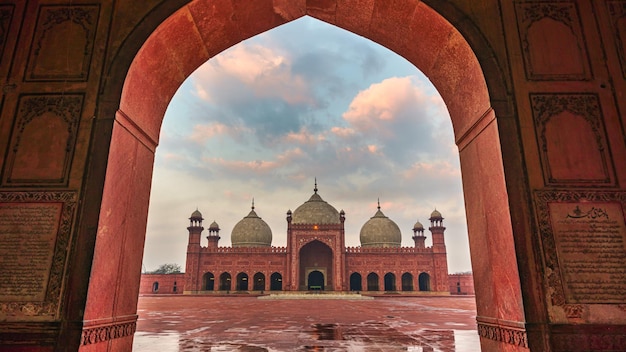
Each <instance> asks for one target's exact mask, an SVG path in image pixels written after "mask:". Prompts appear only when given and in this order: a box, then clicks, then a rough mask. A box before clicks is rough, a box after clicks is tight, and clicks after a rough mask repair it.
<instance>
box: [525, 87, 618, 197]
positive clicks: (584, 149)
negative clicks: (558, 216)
mask: <svg viewBox="0 0 626 352" xmlns="http://www.w3.org/2000/svg"><path fill="white" fill-rule="evenodd" d="M530 101H531V106H532V111H533V118H534V123H535V134H536V137H537V144H538V149H539V154H540V156H541V158H540V160H541V163H542V168H543V174H544V180H545V182H546V185H558V186H572V185H578V186H580V185H606V186H609V185H613V184H614V177H613V162H612V159H611V154H610V150H609V145H608V140H607V138H606V130H605V127H604V121H603V116H602V110H601V109H600V103H599V100H598V97H597V95H595V94H531V95H530Z"/></svg>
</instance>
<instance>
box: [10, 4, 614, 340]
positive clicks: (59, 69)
mask: <svg viewBox="0 0 626 352" xmlns="http://www.w3.org/2000/svg"><path fill="white" fill-rule="evenodd" d="M625 13H626V10H624V6H623V2H621V1H617V0H616V1H588V0H572V1H565V2H563V1H554V2H531V1H527V2H525V1H499V0H484V1H481V2H480V4H478V3H477V2H474V1H465V0H424V1H414V0H397V1H388V0H369V1H364V2H354V1H351V0H337V1H270V0H259V1H250V2H235V1H228V0H226V1H220V2H217V1H212V0H195V1H187V0H168V1H150V2H148V1H146V2H130V1H120V2H115V3H113V2H111V1H100V0H94V1H91V2H89V3H85V2H80V3H79V4H76V3H75V2H73V1H63V0H59V1H55V2H54V3H48V2H35V1H5V2H3V3H2V4H1V5H0V28H2V31H0V55H1V57H0V60H1V62H0V63H1V64H0V76H1V77H4V81H3V83H2V87H3V89H2V98H1V99H0V109H1V121H0V122H1V123H0V134H1V135H2V138H0V140H2V141H5V143H0V148H2V150H0V155H2V156H3V159H2V173H1V179H0V186H1V189H2V191H1V193H0V202H1V203H0V217H2V219H4V220H6V219H12V218H14V217H15V216H17V217H18V218H19V219H20V220H21V221H19V222H16V223H15V224H12V225H11V226H9V227H8V228H10V229H11V231H13V232H14V235H15V236H16V237H17V238H26V237H28V238H30V239H32V240H41V244H42V246H40V247H38V248H43V250H45V251H47V253H48V256H47V257H46V258H51V259H50V260H42V261H40V262H38V264H37V266H35V267H32V268H31V267H29V268H28V270H29V272H28V275H31V274H32V276H29V279H28V280H27V281H28V282H25V283H24V285H23V288H27V289H28V290H32V291H29V292H27V293H28V294H27V295H23V294H21V291H19V292H17V291H11V290H8V291H7V290H6V289H3V291H2V292H3V293H2V296H1V297H0V298H1V300H2V301H1V302H0V313H1V316H2V317H3V318H2V322H1V323H0V342H2V343H3V345H2V349H4V350H11V349H18V348H19V349H20V350H24V349H31V350H34V349H38V350H53V349H54V348H55V347H54V346H55V345H58V346H61V345H63V349H65V350H77V349H79V347H80V346H84V348H86V349H89V350H99V351H105V350H110V351H124V350H127V349H128V346H130V345H131V344H132V334H133V331H134V326H135V320H136V302H137V292H138V287H139V286H138V285H139V275H140V272H141V251H142V248H143V241H144V234H145V225H146V216H147V206H148V198H149V197H148V196H149V192H150V178H151V172H152V164H153V154H154V150H155V147H156V145H157V143H158V138H159V129H160V125H161V120H162V118H163V115H164V112H165V109H166V107H167V105H168V103H169V100H170V98H171V97H172V95H173V94H174V92H175V91H176V89H177V88H178V87H179V86H180V84H181V83H182V82H183V81H184V79H185V78H186V77H187V76H188V75H189V74H190V73H191V72H192V71H193V70H194V69H195V68H197V67H198V66H199V65H201V64H202V63H204V62H205V61H207V60H208V59H210V58H211V57H213V56H214V55H216V54H217V53H219V52H221V51H222V50H224V49H226V48H228V47H230V46H232V45H234V44H235V43H238V42H240V41H241V40H243V39H245V38H248V37H251V36H254V35H256V34H259V33H261V32H263V31H266V30H269V29H271V28H274V27H276V26H279V25H281V24H283V23H286V22H289V21H292V20H295V19H297V18H299V17H301V16H305V15H308V16H312V17H315V18H317V19H320V20H322V21H326V22H328V23H331V24H333V25H336V26H338V27H341V28H344V29H346V30H349V31H352V32H354V33H356V34H358V35H361V36H364V37H366V38H370V39H372V40H374V41H376V42H378V43H380V44H382V45H384V46H386V47H387V48H389V49H391V50H393V51H394V52H396V53H398V54H399V55H401V56H403V57H405V58H406V59H407V60H409V61H410V62H412V63H413V64H415V66H417V67H418V68H419V69H420V70H422V71H423V72H424V73H425V74H426V75H427V76H428V77H429V78H430V80H431V81H432V82H433V83H434V85H435V86H436V87H437V89H438V90H439V92H440V94H441V96H442V97H443V99H444V101H445V102H446V105H447V108H448V110H449V112H450V115H451V118H452V123H453V127H454V131H455V137H456V142H457V145H458V147H459V155H460V159H461V168H462V173H463V185H464V192H465V201H466V214H467V219H468V220H467V221H468V228H469V237H470V251H471V254H472V265H473V271H474V275H475V276H474V277H475V281H476V301H477V309H478V312H477V321H478V330H479V333H480V335H481V345H482V348H483V350H485V351H499V350H507V351H525V350H528V348H530V349H531V350H534V351H582V350H585V351H588V350H600V349H612V350H626V342H625V341H626V332H625V328H624V327H625V326H626V315H625V314H623V306H624V304H626V297H625V296H624V294H623V292H624V291H625V288H624V282H623V280H619V279H615V278H613V277H610V276H607V277H605V276H604V274H603V272H606V270H608V271H610V272H615V273H617V276H616V277H618V278H619V277H622V276H623V275H624V274H625V273H626V263H624V261H612V260H610V258H621V256H622V255H623V251H622V248H621V247H619V246H618V245H614V246H612V245H611V243H612V244H617V243H623V242H624V241H625V240H624V238H625V236H626V235H625V233H626V229H625V228H626V225H624V221H623V218H624V216H623V213H624V207H625V203H626V201H625V198H626V196H625V193H626V192H624V191H625V190H626V188H625V186H624V184H626V181H624V180H626V165H625V163H626V148H625V145H626V143H625V141H624V135H623V132H622V131H623V126H624V124H625V121H624V118H623V115H622V114H623V111H626V100H624V99H623V96H624V92H625V91H626V79H625V77H626V74H625V73H624V72H626V70H624V67H626V63H624V59H623V58H624V57H625V56H626V55H625V52H624V48H626V43H625V39H624V36H622V35H621V34H620V33H621V32H620V30H621V29H622V28H623V24H624V18H625ZM50 18H53V19H55V20H54V21H50V20H49V19H50ZM622 32H623V30H622ZM547 34H549V36H547ZM68 38H69V39H68ZM545 38H549V40H545ZM68 43H74V44H76V43H78V44H76V45H69V44H68ZM174 43H175V45H174ZM35 48H37V50H35ZM42 116H44V117H43V118H40V117H42ZM41 121H45V124H42V122H41ZM44 126H45V127H44ZM44 129H45V132H44ZM42 145H45V146H50V148H39V146H42ZM59 146H60V147H59ZM32 209H36V210H37V211H36V212H34V211H33V212H31V211H30V210H32ZM592 211H593V214H592ZM35 214H47V215H46V216H44V217H41V216H40V215H35ZM598 214H602V217H603V219H604V220H603V221H607V223H608V222H610V226H611V227H610V228H606V229H600V230H602V231H601V233H603V234H605V235H606V234H608V235H607V236H608V237H606V238H607V240H608V241H609V244H607V245H599V246H596V247H593V246H592V244H594V245H595V243H594V242H593V241H594V240H595V238H596V236H595V234H596V233H598V231H596V230H597V226H596V225H593V224H592V221H595V220H596V219H597V215H598ZM592 215H593V216H592ZM35 219H37V221H47V222H46V224H59V225H58V228H57V227H55V226H56V225H55V226H52V227H50V226H47V227H46V226H44V227H42V226H36V227H33V226H31V225H32V224H33V221H35ZM592 225H593V226H592ZM50 228H52V229H53V230H50ZM34 229H38V230H37V231H43V230H41V229H48V230H46V231H43V232H45V233H41V234H38V235H39V236H38V237H36V236H32V233H31V232H32V231H34ZM572 231H573V232H572ZM13 232H12V233H13ZM570 233H578V234H580V236H576V240H577V241H584V242H583V245H581V246H572V245H571V242H573V239H572V238H571V237H568V236H569V235H568V234H570ZM20 243H21V242H19V241H17V242H10V241H9V242H7V243H3V245H2V246H0V250H1V251H2V252H1V253H0V254H1V255H2V256H3V258H13V257H17V258H19V257H20V256H28V255H29V254H28V253H27V252H26V251H27V250H28V249H29V247H25V246H21V244H20ZM49 243H55V244H56V245H48V244H49ZM44 244H46V246H43V245H44ZM572 248H573V249H572ZM576 248H596V249H594V251H591V252H590V251H587V252H585V253H578V252H571V250H570V249H572V250H574V251H575V250H576ZM613 251H617V252H613ZM14 262H15V263H20V261H19V260H15V261H14ZM292 264H294V265H295V264H297V263H292ZM518 264H519V265H518ZM605 268H608V269H605ZM14 269H15V270H26V269H21V268H20V267H19V266H18V265H14ZM597 269H600V270H597ZM342 270H343V269H342V268H338V270H337V271H336V272H337V273H340V272H343V271H342ZM603 270H604V271H603ZM5 272H6V271H5ZM23 273H24V275H23V276H24V277H27V276H26V272H25V271H24V272H23ZM287 275H296V274H292V273H291V272H290V273H285V276H287ZM295 279H296V278H294V277H290V278H289V280H287V281H288V282H290V283H293V282H298V281H295ZM590 280H591V281H593V282H597V283H598V284H595V285H594V286H590V285H586V284H585V283H586V282H590ZM0 281H3V282H4V280H0ZM43 282H45V283H46V284H45V285H44V284H41V283H43ZM196 284H198V283H196ZM198 285H201V283H199V284H198ZM331 285H336V282H333V283H331ZM368 285H369V280H368ZM11 289H14V288H11ZM21 289H22V288H18V290H21ZM5 341H8V342H5ZM7 346H8V347H7ZM16 346H19V347H16ZM38 346H43V347H41V348H38ZM31 347H32V348H31ZM36 347H37V348H36ZM60 348H61V347H59V348H58V349H60Z"/></svg>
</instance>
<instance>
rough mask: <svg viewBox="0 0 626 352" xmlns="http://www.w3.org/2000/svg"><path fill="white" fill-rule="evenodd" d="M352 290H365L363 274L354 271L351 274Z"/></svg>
mask: <svg viewBox="0 0 626 352" xmlns="http://www.w3.org/2000/svg"><path fill="white" fill-rule="evenodd" d="M350 291H363V284H362V278H361V274H359V273H352V275H350Z"/></svg>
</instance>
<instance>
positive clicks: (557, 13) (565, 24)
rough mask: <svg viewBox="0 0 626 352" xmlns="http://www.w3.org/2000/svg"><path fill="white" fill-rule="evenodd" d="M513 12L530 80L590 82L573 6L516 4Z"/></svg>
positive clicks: (577, 17)
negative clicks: (514, 12) (515, 16)
mask: <svg viewBox="0 0 626 352" xmlns="http://www.w3.org/2000/svg"><path fill="white" fill-rule="evenodd" d="M515 10H516V15H517V22H518V30H519V35H520V42H521V44H522V55H523V57H524V66H525V69H526V77H527V78H528V79H529V80H589V79H591V70H590V66H589V59H588V55H587V48H586V44H585V39H584V35H583V31H582V26H581V23H580V20H579V16H578V9H577V7H576V4H575V3H574V2H572V1H567V2H546V1H539V2H537V1H527V2H518V3H517V4H516V6H515ZM564 57H567V59H564Z"/></svg>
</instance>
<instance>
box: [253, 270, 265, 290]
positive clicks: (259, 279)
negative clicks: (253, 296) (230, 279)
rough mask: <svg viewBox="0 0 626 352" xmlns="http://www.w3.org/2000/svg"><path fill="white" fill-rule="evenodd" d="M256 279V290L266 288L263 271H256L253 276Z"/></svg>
mask: <svg viewBox="0 0 626 352" xmlns="http://www.w3.org/2000/svg"><path fill="white" fill-rule="evenodd" d="M252 280H254V288H253V290H255V291H263V290H265V275H263V273H256V274H254V277H253V278H252Z"/></svg>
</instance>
